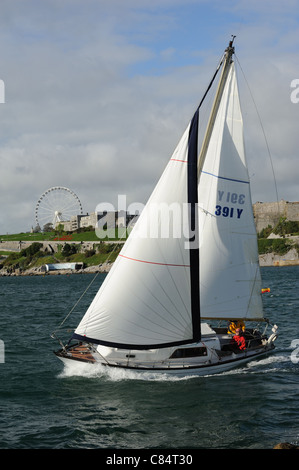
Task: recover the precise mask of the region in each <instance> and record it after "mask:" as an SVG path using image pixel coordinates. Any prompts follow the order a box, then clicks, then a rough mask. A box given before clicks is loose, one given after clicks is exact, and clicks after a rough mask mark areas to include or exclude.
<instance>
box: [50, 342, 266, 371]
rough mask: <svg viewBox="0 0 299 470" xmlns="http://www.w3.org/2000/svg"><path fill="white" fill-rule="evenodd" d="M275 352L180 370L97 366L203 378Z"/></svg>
mask: <svg viewBox="0 0 299 470" xmlns="http://www.w3.org/2000/svg"><path fill="white" fill-rule="evenodd" d="M273 350H274V347H272V348H268V349H267V350H263V351H259V352H258V353H256V354H253V355H248V356H246V357H237V358H236V359H235V360H232V361H227V362H218V363H214V364H213V365H210V366H208V365H206V366H204V365H198V366H187V365H186V366H184V367H180V368H176V367H169V368H165V367H161V368H159V366H158V365H157V367H142V368H141V367H132V366H125V365H112V364H107V363H105V362H100V361H96V363H97V364H101V365H102V366H105V367H111V368H120V369H125V370H128V371H134V372H137V373H140V374H144V373H147V372H154V373H155V374H167V375H171V376H175V377H192V376H194V377H203V376H208V375H213V374H220V373H221V372H226V371H228V370H231V369H234V368H236V367H239V366H241V365H243V364H246V363H247V362H249V361H251V360H253V359H256V358H260V357H262V356H265V355H267V354H269V353H271V352H272V351H273ZM58 357H59V359H61V361H62V362H63V363H64V364H65V365H66V366H67V365H69V364H70V363H72V362H74V359H73V358H67V357H62V356H58Z"/></svg>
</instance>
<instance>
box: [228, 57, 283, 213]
mask: <svg viewBox="0 0 299 470" xmlns="http://www.w3.org/2000/svg"><path fill="white" fill-rule="evenodd" d="M235 58H236V60H237V62H238V65H239V67H240V70H241V72H242V75H243V78H244V80H245V83H246V85H247V88H248V91H249V94H250V96H251V99H252V102H253V105H254V107H255V111H256V114H257V117H258V119H259V123H260V126H261V129H262V133H263V136H264V139H265V143H266V147H267V152H268V156H269V160H270V164H271V169H272V173H273V179H274V186H275V194H276V202H277V206H278V213H279V202H278V190H277V183H276V178H275V172H274V166H273V161H272V155H271V151H270V147H269V144H268V140H267V136H266V132H265V129H264V126H263V123H262V120H261V116H260V113H259V111H258V107H257V105H256V102H255V99H254V96H253V94H252V91H251V89H250V86H249V83H248V81H247V79H246V76H245V73H244V71H243V69H242V66H241V64H240V61H239V59H238V57H237V55H236V53H235Z"/></svg>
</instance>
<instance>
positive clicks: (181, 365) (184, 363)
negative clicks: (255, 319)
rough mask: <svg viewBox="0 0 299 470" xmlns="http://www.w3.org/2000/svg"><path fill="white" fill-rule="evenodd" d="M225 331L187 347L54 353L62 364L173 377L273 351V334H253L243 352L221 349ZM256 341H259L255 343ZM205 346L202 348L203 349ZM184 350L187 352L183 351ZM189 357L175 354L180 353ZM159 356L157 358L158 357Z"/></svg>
mask: <svg viewBox="0 0 299 470" xmlns="http://www.w3.org/2000/svg"><path fill="white" fill-rule="evenodd" d="M230 338H231V337H230V336H229V335H227V334H216V335H213V336H212V335H209V337H208V336H207V337H206V338H203V341H202V342H200V343H197V344H193V345H188V346H187V347H186V346H185V347H184V346H183V347H178V348H174V347H172V348H165V349H161V350H152V351H132V350H131V351H127V350H118V349H113V348H108V347H104V346H98V347H96V346H95V345H90V344H84V343H81V344H79V345H78V344H77V345H74V346H72V347H68V348H66V349H64V350H60V351H58V352H56V355H57V356H58V357H59V359H61V360H62V361H63V362H64V363H65V364H70V362H73V361H79V362H85V363H90V364H101V365H103V366H106V367H111V368H119V369H126V370H129V371H134V372H138V373H145V372H153V373H155V374H167V375H173V376H177V377H185V376H198V377H199V376H206V375H211V374H219V373H221V372H225V371H228V370H230V369H233V368H235V367H239V366H240V365H243V364H245V363H246V362H249V361H251V360H253V359H257V358H260V357H262V356H264V355H266V354H269V353H270V352H272V351H273V350H274V344H273V342H274V341H275V339H276V335H272V336H270V338H269V339H267V338H266V337H262V336H259V337H255V338H254V340H252V345H250V341H249V342H248V346H249V347H247V348H246V350H245V351H237V352H236V351H229V350H226V349H225V346H227V345H228V342H229V341H230ZM256 343H260V344H256ZM204 349H205V351H204ZM191 351H192V353H193V352H194V351H200V352H202V351H204V353H203V354H202V355H200V356H197V357H196V356H192V353H190V352H191ZM186 352H187V354H186ZM188 352H189V354H190V357H179V354H178V353H182V354H184V355H187V356H188ZM163 355H164V358H162V356H163ZM159 356H160V357H159Z"/></svg>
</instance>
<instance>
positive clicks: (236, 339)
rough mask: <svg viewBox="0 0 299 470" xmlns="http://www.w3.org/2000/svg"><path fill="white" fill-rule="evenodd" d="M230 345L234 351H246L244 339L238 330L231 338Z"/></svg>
mask: <svg viewBox="0 0 299 470" xmlns="http://www.w3.org/2000/svg"><path fill="white" fill-rule="evenodd" d="M232 344H233V348H234V349H236V350H240V351H244V350H245V349H246V342H245V338H244V336H243V334H242V331H241V329H240V328H237V329H236V334H235V335H234V336H233V337H232Z"/></svg>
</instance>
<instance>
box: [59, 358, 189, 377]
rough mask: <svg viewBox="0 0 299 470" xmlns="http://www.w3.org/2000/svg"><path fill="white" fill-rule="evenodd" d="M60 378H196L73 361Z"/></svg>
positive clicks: (65, 366)
mask: <svg viewBox="0 0 299 470" xmlns="http://www.w3.org/2000/svg"><path fill="white" fill-rule="evenodd" d="M58 377H59V378H67V377H84V378H100V379H103V380H106V381H111V382H120V381H124V380H144V381H157V382H166V381H167V382H176V381H182V380H186V379H191V378H194V377H195V376H190V375H188V376H180V377H179V376H175V375H174V376H173V375H171V376H170V375H169V374H166V373H165V374H163V373H160V372H134V371H132V370H128V369H121V368H114V367H105V366H103V365H101V364H84V363H81V362H77V361H72V362H70V363H69V364H67V365H66V364H65V365H64V369H63V371H62V372H61V373H60V374H59V376H58Z"/></svg>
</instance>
